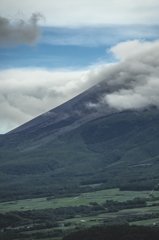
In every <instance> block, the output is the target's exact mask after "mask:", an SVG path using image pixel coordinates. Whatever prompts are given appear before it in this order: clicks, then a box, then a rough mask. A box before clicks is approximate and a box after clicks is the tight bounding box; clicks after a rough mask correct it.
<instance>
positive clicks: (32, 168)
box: [0, 108, 159, 201]
mask: <svg viewBox="0 0 159 240" xmlns="http://www.w3.org/2000/svg"><path fill="white" fill-rule="evenodd" d="M59 127H60V126H59ZM158 146H159V111H158V109H157V108H151V109H149V110H144V111H127V112H122V113H117V114H113V115H109V116H106V117H102V118H98V119H96V120H93V121H90V122H88V123H86V124H84V125H82V126H80V127H79V128H77V129H75V130H72V131H70V132H67V133H65V134H64V133H63V134H62V135H60V136H58V137H57V138H54V137H53V135H52V132H51V126H50V129H49V126H48V125H47V126H46V129H45V128H43V131H41V130H40V129H37V130H36V131H33V132H31V131H29V132H28V131H27V130H26V131H22V132H19V133H14V134H8V135H1V136H0V191H1V195H0V197H1V201H2V200H10V199H12V200H16V199H22V198H30V197H40V196H71V195H77V194H79V193H81V192H86V191H91V190H92V191H94V190H99V189H107V188H114V187H119V188H120V189H121V190H125V189H128V190H145V189H148V190H151V189H153V188H154V187H155V188H156V189H157V188H158V183H159V147H158ZM91 184H98V186H96V187H91Z"/></svg>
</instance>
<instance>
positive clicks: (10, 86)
mask: <svg viewBox="0 0 159 240" xmlns="http://www.w3.org/2000/svg"><path fill="white" fill-rule="evenodd" d="M110 51H111V52H113V54H114V55H115V56H116V57H118V58H119V59H120V62H118V63H114V64H110V65H101V66H98V67H96V68H95V69H91V70H89V71H88V70H79V71H71V70H69V71H68V70H67V71H66V70H64V69H60V70H58V71H51V70H46V69H10V70H3V71H0V89H1V92H0V111H1V115H0V125H1V132H2V131H9V130H11V129H12V128H13V127H17V126H18V125H20V124H22V123H24V122H26V121H28V120H30V119H32V118H34V117H36V116H37V115H40V114H42V113H44V112H46V111H48V110H50V109H52V108H54V107H56V106H58V105H60V104H62V103H63V102H65V101H67V100H69V99H71V98H72V97H74V96H76V95H77V94H79V93H81V92H83V91H84V90H86V89H88V88H89V87H91V86H93V85H95V84H96V83H99V82H100V81H105V82H106V84H107V86H108V87H109V90H110V92H109V94H108V93H107V94H106V93H105V94H102V95H101V99H100V101H99V104H101V106H102V108H103V107H104V106H105V107H106V106H108V105H109V106H110V107H111V108H114V109H117V110H125V109H140V108H144V107H147V106H149V105H155V106H158V107H159V41H156V42H140V41H138V40H134V41H128V42H123V43H119V44H117V45H116V46H114V47H112V48H111V49H110ZM99 104H98V106H99ZM88 105H89V107H96V106H94V105H92V104H91V103H90V102H88Z"/></svg>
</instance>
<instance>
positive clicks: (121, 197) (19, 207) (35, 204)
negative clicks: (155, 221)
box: [0, 188, 159, 213]
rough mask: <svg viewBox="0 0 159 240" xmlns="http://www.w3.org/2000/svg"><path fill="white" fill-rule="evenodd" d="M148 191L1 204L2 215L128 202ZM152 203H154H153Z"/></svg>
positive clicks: (102, 192) (106, 192) (157, 195)
mask: <svg viewBox="0 0 159 240" xmlns="http://www.w3.org/2000/svg"><path fill="white" fill-rule="evenodd" d="M148 194H149V192H148V191H120V190H119V189H118V188H115V189H108V190H101V191H96V192H89V193H83V194H81V195H79V196H77V197H70V198H57V199H52V200H51V201H48V200H47V198H33V199H25V200H19V201H10V202H1V203H0V213H4V212H9V211H25V210H33V209H45V208H59V207H69V206H80V205H89V203H90V202H97V203H98V204H101V203H104V202H105V201H106V200H111V199H113V200H114V201H119V202H123V201H127V200H132V199H134V198H140V197H141V198H145V197H146V196H147V195H148ZM154 196H155V197H159V191H155V193H154ZM151 203H152V202H151Z"/></svg>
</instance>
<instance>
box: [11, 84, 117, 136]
mask: <svg viewBox="0 0 159 240" xmlns="http://www.w3.org/2000/svg"><path fill="white" fill-rule="evenodd" d="M114 90H115V87H113V88H112V87H109V86H108V85H107V83H106V82H105V81H102V82H100V83H99V84H97V85H95V86H93V87H92V88H90V89H88V90H86V91H85V92H83V93H81V94H79V95H78V96H76V97H74V98H72V99H71V100H69V101H67V102H65V103H63V104H62V105H60V106H58V107H56V108H54V109H52V110H50V111H48V112H46V113H44V114H42V115H40V116H38V117H36V118H34V119H33V120H31V121H29V122H27V123H25V124H23V125H21V126H20V127H17V128H16V129H14V130H12V131H10V132H8V133H7V134H13V133H18V132H21V131H37V130H39V129H43V130H44V129H45V130H46V131H47V129H49V131H51V132H52V133H54V135H55V136H57V135H59V134H61V133H64V132H67V131H70V130H72V129H75V128H77V127H79V126H81V125H82V124H84V123H86V122H89V121H91V120H93V119H96V118H99V117H102V116H106V115H109V114H112V113H114V112H117V110H115V109H112V108H110V107H109V106H108V105H107V104H106V103H102V102H101V100H102V96H103V95H105V94H107V93H110V92H112V91H114Z"/></svg>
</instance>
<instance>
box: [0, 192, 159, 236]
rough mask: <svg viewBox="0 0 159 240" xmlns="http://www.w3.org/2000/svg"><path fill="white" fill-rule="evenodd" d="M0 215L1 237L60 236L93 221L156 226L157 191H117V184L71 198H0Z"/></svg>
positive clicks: (158, 202) (84, 226) (158, 196)
mask: <svg viewBox="0 0 159 240" xmlns="http://www.w3.org/2000/svg"><path fill="white" fill-rule="evenodd" d="M122 203H123V204H122ZM144 204H145V205H144ZM127 205H128V206H127ZM125 206H127V207H125ZM0 216H1V219H0V224H1V227H0V228H1V232H0V237H1V236H2V237H3V236H4V237H6V238H4V239H7V240H8V239H14V240H18V239H23V238H24V239H26V237H27V239H30V240H31V239H32V240H33V239H45V240H52V239H54V240H60V239H62V238H63V236H65V235H66V234H69V233H70V232H73V231H77V230H81V229H85V228H89V227H91V226H95V225H96V226H97V225H99V226H101V225H112V224H129V225H144V226H158V225H159V191H154V192H153V193H151V191H120V190H119V189H117V188H116V189H108V190H102V191H95V192H90V193H83V194H81V195H80V196H76V197H70V198H69V197H67V198H59V199H55V198H54V197H53V196H52V197H46V198H36V199H25V200H19V201H11V202H1V203H0ZM47 216H48V217H47ZM11 219H12V220H11ZM7 221H8V222H7ZM5 223H6V225H5ZM7 224H8V225H7ZM7 236H8V237H9V238H7ZM2 239H3V238H2Z"/></svg>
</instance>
